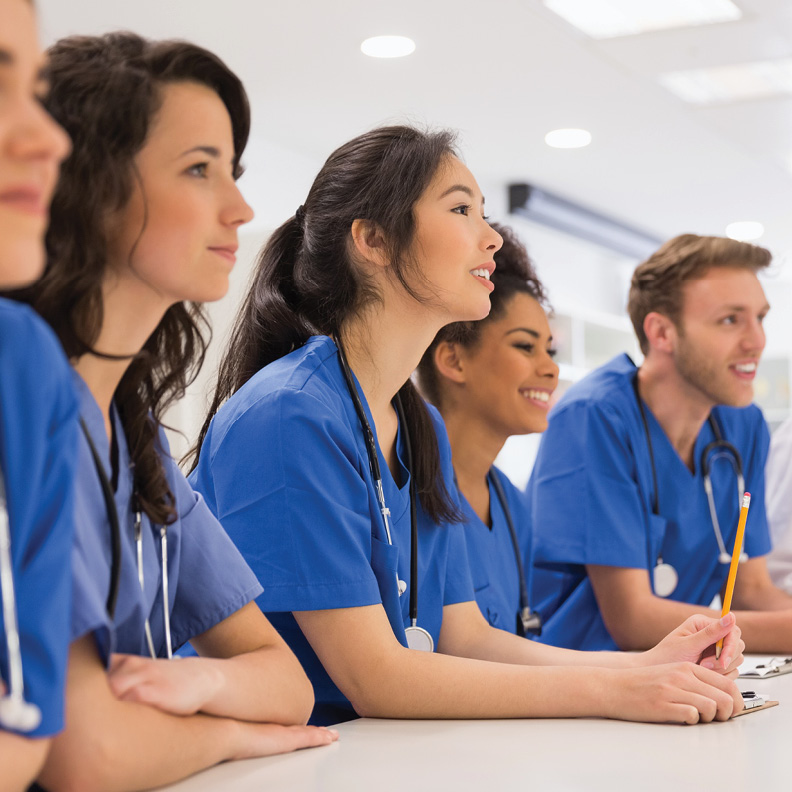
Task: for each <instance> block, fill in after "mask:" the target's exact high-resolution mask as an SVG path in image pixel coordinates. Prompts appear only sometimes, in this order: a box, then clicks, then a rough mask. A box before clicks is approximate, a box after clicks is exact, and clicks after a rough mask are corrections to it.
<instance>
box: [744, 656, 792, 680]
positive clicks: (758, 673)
mask: <svg viewBox="0 0 792 792" xmlns="http://www.w3.org/2000/svg"><path fill="white" fill-rule="evenodd" d="M783 674H792V657H770V658H767V659H762V660H760V661H759V662H752V661H748V662H746V663H744V664H743V665H742V666H741V667H740V679H772V678H773V677H778V676H782V675H783Z"/></svg>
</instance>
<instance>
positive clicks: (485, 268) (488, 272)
mask: <svg viewBox="0 0 792 792" xmlns="http://www.w3.org/2000/svg"><path fill="white" fill-rule="evenodd" d="M493 272H495V262H494V261H488V262H487V263H486V264H482V265H481V266H480V267H476V269H472V270H470V274H471V275H472V276H473V277H474V278H476V280H477V281H478V282H479V283H481V284H482V285H483V286H484V287H485V288H486V289H487V290H488V291H490V292H491V291H492V290H493V289H494V288H495V284H493V283H492V281H491V280H490V278H491V276H492V273H493Z"/></svg>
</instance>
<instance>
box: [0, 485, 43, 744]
mask: <svg viewBox="0 0 792 792" xmlns="http://www.w3.org/2000/svg"><path fill="white" fill-rule="evenodd" d="M0 594H2V598H3V630H4V632H5V642H6V652H7V656H8V690H7V691H6V694H5V695H4V696H0V725H2V726H3V727H4V728H6V729H13V730H14V731H18V732H31V731H33V730H34V729H36V728H37V727H38V725H39V724H40V723H41V710H40V709H39V708H38V707H37V706H36V705H35V704H33V703H32V702H30V701H26V700H25V683H24V675H23V673H22V648H21V646H20V643H19V627H18V625H17V608H16V590H15V588H14V571H13V569H12V567H11V527H10V523H9V519H8V506H7V503H6V491H5V481H4V479H3V474H2V472H0Z"/></svg>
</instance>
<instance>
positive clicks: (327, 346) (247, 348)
mask: <svg viewBox="0 0 792 792" xmlns="http://www.w3.org/2000/svg"><path fill="white" fill-rule="evenodd" d="M483 204H484V199H483V197H482V194H481V191H480V189H479V187H478V184H477V183H476V180H475V179H474V177H473V175H472V174H471V172H470V171H469V170H468V169H467V168H466V167H465V166H464V165H463V164H462V162H461V161H460V160H459V159H458V158H457V156H456V153H455V150H454V147H453V144H452V138H451V135H449V134H448V133H444V132H438V133H423V132H420V131H418V130H415V129H412V128H409V127H403V126H400V127H385V128H381V129H376V130H374V131H372V132H369V133H367V134H364V135H361V136H360V137H358V138H355V139H354V140H352V141H350V142H349V143H347V144H345V145H344V146H341V148H339V149H338V150H337V151H336V152H334V153H333V154H332V155H331V156H330V158H329V159H328V160H327V162H326V163H325V165H324V167H323V168H322V170H321V171H320V173H319V175H318V176H317V178H316V180H315V181H314V184H313V186H312V187H311V190H310V192H309V194H308V197H307V199H306V201H305V204H304V205H303V206H300V207H299V208H298V209H297V211H296V212H295V215H294V216H293V217H292V218H290V219H289V220H287V221H286V222H285V223H284V224H283V225H282V226H280V228H278V229H277V230H276V231H275V233H274V234H273V235H272V237H271V238H270V240H269V241H268V242H267V244H266V245H265V247H264V248H263V250H262V251H261V253H260V256H259V260H258V263H257V269H256V271H255V274H254V276H253V281H252V284H251V287H250V290H249V292H248V294H247V297H246V298H245V301H244V304H243V306H242V309H241V311H240V314H239V316H238V318H237V322H236V325H235V328H234V330H233V332H232V334H231V338H230V340H229V345H228V348H227V352H226V354H225V357H224V360H223V362H222V365H221V369H220V373H219V378H218V387H217V390H216V392H215V396H214V401H213V405H212V408H211V412H210V417H209V419H207V423H206V424H205V425H204V428H203V430H202V437H201V440H202V445H201V447H200V454H199V459H198V462H197V464H196V467H195V469H194V471H193V473H192V477H191V480H192V482H193V484H194V485H195V487H196V488H197V489H198V490H199V491H201V492H202V493H203V495H204V497H205V498H206V502H207V504H208V505H209V507H210V508H211V509H212V510H213V511H214V512H215V514H217V516H218V517H219V518H220V520H221V522H222V523H223V525H224V527H225V529H226V530H227V531H228V533H229V535H230V536H231V538H232V539H233V540H234V542H235V543H236V544H237V546H238V547H239V548H240V550H241V551H242V553H243V555H244V556H245V557H246V559H247V560H248V562H249V563H250V565H251V566H252V568H253V569H254V571H255V572H256V574H257V575H258V577H259V580H261V581H262V582H263V584H264V586H265V590H264V592H263V593H262V594H261V595H260V596H259V598H258V602H259V604H260V605H261V607H262V610H264V611H265V612H266V613H267V614H268V615H269V616H270V618H271V620H272V621H273V623H274V624H275V625H276V627H277V628H278V629H279V631H280V632H281V634H282V635H283V636H284V637H285V638H286V640H287V641H288V642H289V644H290V645H291V646H292V648H293V649H294V651H295V653H296V654H297V655H298V657H299V658H300V660H301V661H302V663H303V665H304V666H305V668H306V670H307V671H308V674H309V677H310V678H311V681H312V683H313V685H314V690H315V693H316V699H317V707H316V709H315V711H314V715H313V720H314V722H323V723H327V722H331V721H338V720H342V719H349V718H352V717H354V716H355V715H356V714H358V715H367V716H376V717H391V718H477V717H481V718H493V717H525V716H562V715H604V716H612V717H620V718H628V719H636V720H660V721H668V720H676V721H691V722H695V721H698V720H699V719H704V720H712V719H714V718H727V717H728V716H729V715H731V713H732V711H733V709H734V708H735V707H737V708H739V707H741V706H742V705H741V700H740V696H739V694H738V692H737V690H736V687H735V686H734V684H733V682H732V681H731V680H730V679H728V678H726V677H724V676H722V675H721V674H719V673H716V672H715V671H713V670H710V669H707V668H702V667H700V666H698V665H694V664H693V663H674V661H679V660H683V659H686V660H698V659H699V658H700V656H701V654H702V652H704V651H705V650H706V649H707V648H709V647H710V646H711V644H712V643H713V642H714V640H715V639H716V638H717V636H718V635H720V634H723V633H726V634H727V635H728V638H727V640H728V642H729V649H728V652H727V653H726V654H727V655H728V658H729V659H728V661H727V662H726V665H727V666H728V669H729V670H730V672H731V673H733V672H734V663H735V662H738V661H739V658H740V653H741V648H740V639H739V636H738V632H737V630H736V629H735V628H733V626H732V620H727V622H726V625H725V626H721V625H720V624H719V623H718V622H716V621H712V620H706V619H704V620H701V621H700V622H699V623H698V625H697V626H700V627H701V628H702V629H701V630H700V631H697V630H696V629H695V628H691V627H690V626H689V625H688V626H686V627H684V628H681V629H680V630H678V631H676V632H675V633H673V634H672V635H671V636H670V637H669V638H668V639H666V640H665V641H663V642H662V643H661V644H660V645H659V646H658V647H656V648H655V649H653V650H650V651H649V652H647V653H646V654H643V655H622V654H618V653H609V654H597V655H586V654H584V653H575V652H565V651H559V650H557V649H555V648H554V647H548V646H542V645H539V644H536V643H534V642H531V641H525V640H523V639H521V638H518V637H517V636H515V635H509V634H508V633H507V632H505V631H503V630H498V629H493V628H492V627H491V626H490V625H489V624H487V622H486V621H485V620H484V619H483V618H482V616H481V613H480V611H479V609H478V607H477V605H476V603H475V600H474V595H473V589H472V586H471V582H470V573H469V569H468V563H467V554H466V548H465V539H464V533H463V530H462V529H461V528H460V526H459V525H458V522H459V520H460V518H461V515H460V508H459V502H458V498H457V495H456V489H455V486H454V481H453V472H452V467H451V453H450V448H449V445H448V439H447V436H446V434H445V431H444V429H443V425H442V421H441V419H440V417H439V416H438V414H437V412H436V411H435V410H434V409H432V408H430V409H427V407H426V405H425V403H424V402H423V400H422V399H421V398H420V397H419V396H418V394H417V391H416V390H415V387H414V386H413V385H412V383H411V381H410V374H411V373H412V371H413V370H414V369H415V367H416V365H417V364H418V362H419V360H420V359H421V356H422V354H423V352H424V351H425V349H426V348H427V347H428V346H429V344H430V343H431V341H432V339H433V338H434V336H435V335H436V333H437V332H438V330H439V329H440V328H441V327H442V326H444V325H446V324H448V323H449V322H453V321H462V320H476V319H482V318H483V317H485V316H486V315H487V314H488V313H489V310H490V292H491V291H492V288H493V287H492V282H491V280H490V275H491V273H492V271H493V267H494V264H493V256H494V255H495V253H496V252H497V250H498V249H499V248H500V246H501V238H500V236H499V235H498V233H497V232H496V231H494V230H493V229H492V228H491V227H490V225H489V223H488V222H487V220H486V218H485V217H484V213H483ZM221 405H222V406H221ZM367 427H368V428H367ZM375 479H376V480H377V483H376V484H375ZM413 526H414V527H413ZM430 639H431V640H430ZM432 643H433V644H434V647H435V648H436V651H417V650H416V648H409V647H422V648H425V649H428V650H430V649H431V648H432ZM654 663H671V665H664V666H662V667H651V665H647V664H654ZM561 664H565V665H566V666H568V667H559V666H560V665H561ZM593 664H596V665H597V666H599V667H596V668H594V667H591V666H592V665H593ZM569 666H571V667H569ZM721 670H724V669H723V667H722V666H721Z"/></svg>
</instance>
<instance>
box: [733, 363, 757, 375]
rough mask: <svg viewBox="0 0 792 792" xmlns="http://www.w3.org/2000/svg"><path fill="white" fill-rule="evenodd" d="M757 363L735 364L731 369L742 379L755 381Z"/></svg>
mask: <svg viewBox="0 0 792 792" xmlns="http://www.w3.org/2000/svg"><path fill="white" fill-rule="evenodd" d="M756 367H757V364H756V361H751V362H750V363H735V364H734V365H733V366H730V368H731V369H732V370H733V371H734V373H735V374H736V375H737V376H738V377H739V378H740V379H753V378H754V377H755V376H756Z"/></svg>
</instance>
